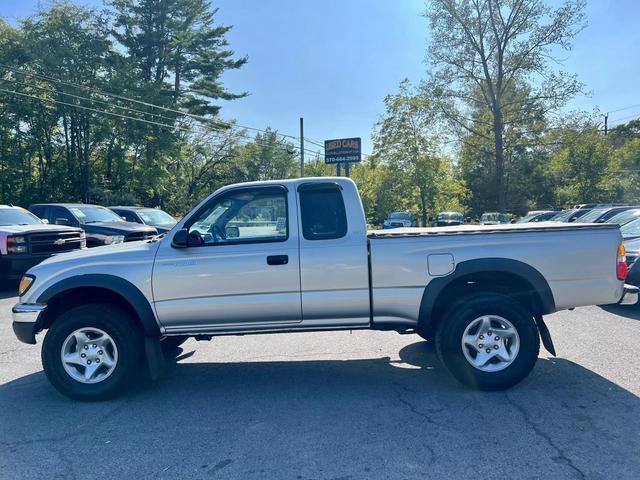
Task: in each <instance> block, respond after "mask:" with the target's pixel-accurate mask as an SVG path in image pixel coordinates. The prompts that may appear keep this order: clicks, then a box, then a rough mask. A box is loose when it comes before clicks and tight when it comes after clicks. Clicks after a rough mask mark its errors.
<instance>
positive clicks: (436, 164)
mask: <svg viewBox="0 0 640 480" xmlns="http://www.w3.org/2000/svg"><path fill="white" fill-rule="evenodd" d="M384 103H385V110H386V112H385V114H384V116H383V117H382V118H381V119H380V120H379V121H378V123H377V124H376V127H375V131H374V134H373V145H374V152H373V161H374V162H376V163H381V164H384V165H387V166H388V167H389V168H390V170H391V171H392V176H393V179H394V180H395V185H396V188H397V189H399V190H400V191H401V192H403V195H404V197H405V198H406V199H408V202H409V203H410V208H412V209H415V210H416V211H417V212H418V213H419V216H420V219H421V222H422V225H427V220H428V217H429V213H434V212H435V210H436V209H437V207H438V205H440V204H442V202H440V199H441V198H442V197H443V195H446V194H447V192H449V191H450V189H451V181H453V178H452V176H451V175H448V174H447V175H443V172H453V168H452V167H451V165H450V163H451V160H450V159H448V158H447V157H445V156H443V155H442V154H441V153H440V152H439V151H438V138H437V136H436V135H435V134H434V130H435V124H434V122H433V111H432V108H431V104H430V103H429V101H428V100H427V99H426V98H425V97H424V96H423V95H420V94H419V93H417V92H416V91H415V89H414V88H413V87H412V85H411V83H410V82H409V81H408V80H403V81H402V82H401V83H400V87H399V91H398V93H395V94H392V95H387V97H386V98H385V102H384ZM394 190H395V188H392V189H391V191H394ZM399 207H400V205H398V206H397V207H395V208H394V209H398V208H399ZM405 207H406V204H405ZM386 213H389V212H386Z"/></svg>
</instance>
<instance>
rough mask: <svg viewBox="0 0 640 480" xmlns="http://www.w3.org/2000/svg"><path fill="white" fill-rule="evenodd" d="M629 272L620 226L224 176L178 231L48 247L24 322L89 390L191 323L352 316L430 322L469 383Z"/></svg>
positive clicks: (264, 327)
mask: <svg viewBox="0 0 640 480" xmlns="http://www.w3.org/2000/svg"><path fill="white" fill-rule="evenodd" d="M578 245H579V247H580V248H576V246H578ZM585 258H589V261H588V262H585V261H584V259H585ZM625 274H626V263H625V258H624V251H623V249H622V248H621V236H620V232H619V231H618V228H617V227H616V226H614V225H589V224H581V225H567V224H559V223H539V224H536V225H531V224H519V225H496V226H485V227H481V226H458V227H443V228H429V229H424V228H423V229H420V228H401V229H395V230H385V231H372V232H367V230H366V223H365V217H364V212H363V208H362V204H361V202H360V198H359V196H358V192H357V189H356V186H355V184H354V183H353V182H352V181H351V180H349V179H346V178H340V177H337V178H331V177H329V178H303V179H297V180H282V181H268V182H256V183H246V184H238V185H231V186H228V187H224V188H222V189H220V190H218V191H217V192H215V193H213V194H212V195H211V196H210V197H208V198H207V199H205V200H204V201H203V202H202V203H201V204H200V205H198V206H197V207H196V208H195V209H193V211H191V212H190V213H189V214H187V215H186V216H185V217H184V218H183V219H182V220H181V221H180V222H178V224H177V225H176V226H175V227H174V228H173V229H172V230H171V231H170V232H169V233H167V234H166V235H165V236H164V237H157V238H154V239H152V240H150V241H146V242H135V243H130V244H123V245H111V246H105V247H100V248H95V249H92V250H89V251H82V252H77V253H70V254H65V255H62V256H59V257H55V258H52V259H50V260H47V261H45V262H44V263H42V264H40V265H38V266H37V267H35V268H33V269H31V270H30V271H29V272H28V273H27V275H26V276H25V277H24V279H23V281H22V282H21V287H20V295H21V296H20V303H19V304H18V305H16V306H15V307H14V310H13V314H14V317H13V318H14V323H13V326H14V331H15V333H16V335H17V336H18V338H19V339H20V340H22V341H23V342H26V343H31V344H34V343H36V334H37V333H38V332H40V331H41V330H48V331H47V334H46V337H45V339H44V344H43V352H42V359H43V365H44V370H45V373H46V375H47V377H48V378H49V380H50V381H51V383H52V384H53V385H54V386H55V387H56V388H57V389H58V390H59V391H61V392H62V393H64V394H65V395H68V396H70V397H72V398H79V399H85V400H94V399H101V398H107V397H111V396H114V395H116V394H118V393H119V392H121V391H122V388H123V386H124V385H125V384H126V383H127V382H129V381H131V379H132V378H134V377H135V375H134V374H135V373H136V372H138V371H139V370H140V369H139V366H140V364H141V363H142V362H143V361H146V363H147V365H148V367H149V369H150V371H151V374H152V376H156V375H157V374H158V373H159V371H161V368H160V366H161V365H162V359H163V356H162V349H163V347H164V348H170V347H175V346H176V345H178V344H179V343H180V342H182V341H184V339H185V338H188V337H190V336H195V337H198V338H209V337H211V336H215V335H235V334H242V335H244V334H252V333H273V332H294V331H319V330H340V329H348V330H356V329H377V330H395V331H398V332H401V333H417V334H418V335H421V336H423V337H424V338H427V339H430V340H434V341H435V344H436V349H437V352H438V354H439V356H440V358H441V359H442V361H443V363H444V365H445V366H446V367H447V368H448V370H449V371H450V372H451V373H452V374H453V375H454V376H455V377H456V378H457V379H458V380H460V381H461V382H463V383H465V384H467V385H470V386H473V387H476V388H481V389H502V388H507V387H509V386H511V385H514V384H515V383H517V382H519V381H520V380H522V379H523V378H524V377H525V376H526V375H527V374H528V373H529V372H530V371H531V369H532V368H533V366H534V364H535V362H536V359H537V357H538V351H539V345H540V338H542V340H543V343H544V345H545V346H546V347H547V349H548V350H550V351H551V352H552V353H553V345H552V343H551V338H550V335H549V332H548V330H547V328H546V327H545V324H544V322H543V319H542V317H543V315H546V314H549V313H552V312H555V311H557V310H562V309H567V308H572V307H577V306H580V305H593V304H608V303H614V302H618V301H621V300H623V297H624V301H633V300H637V289H634V288H632V287H628V288H626V287H625V285H624V276H625ZM625 292H626V293H625Z"/></svg>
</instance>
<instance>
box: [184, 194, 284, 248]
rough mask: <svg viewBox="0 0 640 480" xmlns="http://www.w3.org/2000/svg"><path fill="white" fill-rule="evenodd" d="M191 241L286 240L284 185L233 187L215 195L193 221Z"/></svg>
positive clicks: (210, 243) (191, 242) (208, 242)
mask: <svg viewBox="0 0 640 480" xmlns="http://www.w3.org/2000/svg"><path fill="white" fill-rule="evenodd" d="M188 228H189V245H190V246H201V245H218V244H231V243H264V242H283V241H285V240H286V239H287V238H288V237H289V222H288V212H287V192H286V190H285V189H284V188H282V187H262V188H253V189H251V188H245V189H238V190H233V191H231V192H228V193H225V194H223V195H222V196H220V197H218V198H216V199H214V201H213V202H212V203H211V204H210V205H208V206H207V207H205V209H204V210H202V211H201V212H199V213H198V214H196V216H195V218H194V220H193V222H190V226H189V227H188Z"/></svg>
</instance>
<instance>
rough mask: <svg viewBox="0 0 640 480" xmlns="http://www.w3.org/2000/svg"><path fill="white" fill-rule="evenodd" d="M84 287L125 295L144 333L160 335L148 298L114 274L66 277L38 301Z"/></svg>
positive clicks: (44, 302)
mask: <svg viewBox="0 0 640 480" xmlns="http://www.w3.org/2000/svg"><path fill="white" fill-rule="evenodd" d="M83 287H93V288H103V289H105V290H109V291H111V292H113V293H115V294H117V295H119V296H121V297H123V298H124V299H125V300H126V301H127V302H128V303H129V305H131V308H133V310H134V311H135V312H136V314H137V315H138V318H139V319H140V322H141V323H142V327H143V329H144V335H145V336H146V337H160V327H159V326H158V322H157V321H156V317H155V315H154V313H153V309H152V308H151V304H150V303H149V301H148V300H147V298H146V297H145V296H144V294H143V293H142V292H141V291H140V290H139V289H138V287H136V286H135V285H134V284H132V283H131V282H129V281H128V280H125V279H124V278H120V277H116V276H114V275H106V274H86V275H76V276H73V277H69V278H65V279H64V280H61V281H59V282H57V283H54V284H53V285H51V286H50V287H49V288H47V289H46V290H45V291H44V292H43V293H42V294H40V296H39V297H38V299H37V300H36V302H37V303H43V304H46V303H48V302H49V300H51V299H52V298H53V297H55V296H56V295H59V294H60V293H63V292H66V291H68V290H73V289H76V288H83Z"/></svg>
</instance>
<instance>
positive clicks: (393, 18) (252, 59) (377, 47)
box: [0, 0, 640, 153]
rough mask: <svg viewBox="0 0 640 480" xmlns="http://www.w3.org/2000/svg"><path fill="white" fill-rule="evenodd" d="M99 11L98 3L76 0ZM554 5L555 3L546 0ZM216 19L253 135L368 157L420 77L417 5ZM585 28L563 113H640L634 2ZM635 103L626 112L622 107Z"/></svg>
mask: <svg viewBox="0 0 640 480" xmlns="http://www.w3.org/2000/svg"><path fill="white" fill-rule="evenodd" d="M38 3H43V4H45V5H46V4H47V2H46V0H45V1H44V2H38V0H20V1H19V2H18V1H14V0H2V1H0V16H2V17H4V18H6V19H7V20H9V21H10V22H11V23H15V22H16V19H17V18H20V17H24V16H26V15H29V14H31V13H33V12H34V11H35V10H36V8H37V5H38ZM76 3H80V4H85V5H101V1H100V0H85V1H80V0H78V1H77V2H76ZM552 3H554V4H555V3H559V2H557V1H552ZM214 5H215V6H217V7H219V9H220V11H219V12H218V19H219V21H220V22H222V23H224V24H227V25H233V26H234V27H233V29H232V30H231V32H230V33H229V35H228V39H229V41H230V44H231V48H232V49H233V50H235V51H236V52H237V53H238V54H239V55H245V54H246V55H248V56H249V63H248V64H247V65H245V66H244V67H243V68H242V69H240V70H238V71H234V72H229V73H227V74H226V75H225V77H224V80H225V83H226V85H227V87H228V88H229V89H230V90H232V91H245V90H246V91H248V92H250V96H249V97H247V98H244V99H241V100H235V101H233V102H223V110H222V115H223V116H224V117H225V118H235V119H237V121H238V123H240V124H242V125H248V126H253V127H258V128H264V127H266V126H271V127H273V128H276V129H277V130H278V131H280V132H281V133H287V134H293V135H297V134H298V133H297V132H298V122H299V117H300V116H303V117H304V119H305V136H308V137H310V138H312V139H315V140H320V141H322V140H324V139H329V138H337V137H353V136H361V137H362V138H363V151H364V153H368V152H369V151H370V150H371V143H370V134H371V130H372V126H373V124H374V123H375V121H376V119H377V118H378V116H379V115H380V114H382V113H383V112H384V108H383V103H382V102H383V99H384V96H385V95H386V94H388V93H392V92H394V90H395V89H396V87H397V85H398V83H399V82H400V81H401V80H402V79H403V78H405V77H408V78H409V79H411V80H412V81H414V82H416V83H417V82H419V81H420V79H422V78H424V77H425V76H426V65H425V63H424V55H425V46H426V41H427V39H428V28H427V22H426V20H425V19H424V18H422V17H421V12H422V11H423V9H424V1H423V0H322V1H318V0H316V1H312V0H217V1H214ZM587 16H588V21H589V26H588V27H587V28H586V29H585V30H584V31H583V32H582V33H581V34H580V35H579V36H578V37H577V38H576V40H575V42H574V48H573V50H572V51H570V52H568V53H567V54H566V55H565V57H566V61H565V63H564V68H565V69H566V70H568V71H572V72H575V73H577V74H578V76H579V78H580V80H581V81H582V82H583V83H585V84H586V88H587V90H589V91H590V92H591V95H590V96H583V97H580V98H576V99H575V100H574V101H572V102H571V104H570V105H569V106H568V108H580V109H586V110H593V109H594V108H596V107H598V108H599V109H600V110H601V111H602V112H606V111H611V112H612V113H611V114H610V117H609V118H610V124H616V123H618V121H617V120H618V119H619V120H620V121H628V119H629V117H633V116H634V115H637V116H640V89H639V88H638V81H639V80H640V61H638V46H639V45H640V21H639V20H638V19H639V18H640V2H638V1H637V0H616V1H604V0H591V1H589V3H588V7H587ZM632 105H636V106H635V107H634V108H628V109H625V110H620V111H617V112H613V111H614V110H618V109H622V108H625V107H629V106H632Z"/></svg>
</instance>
